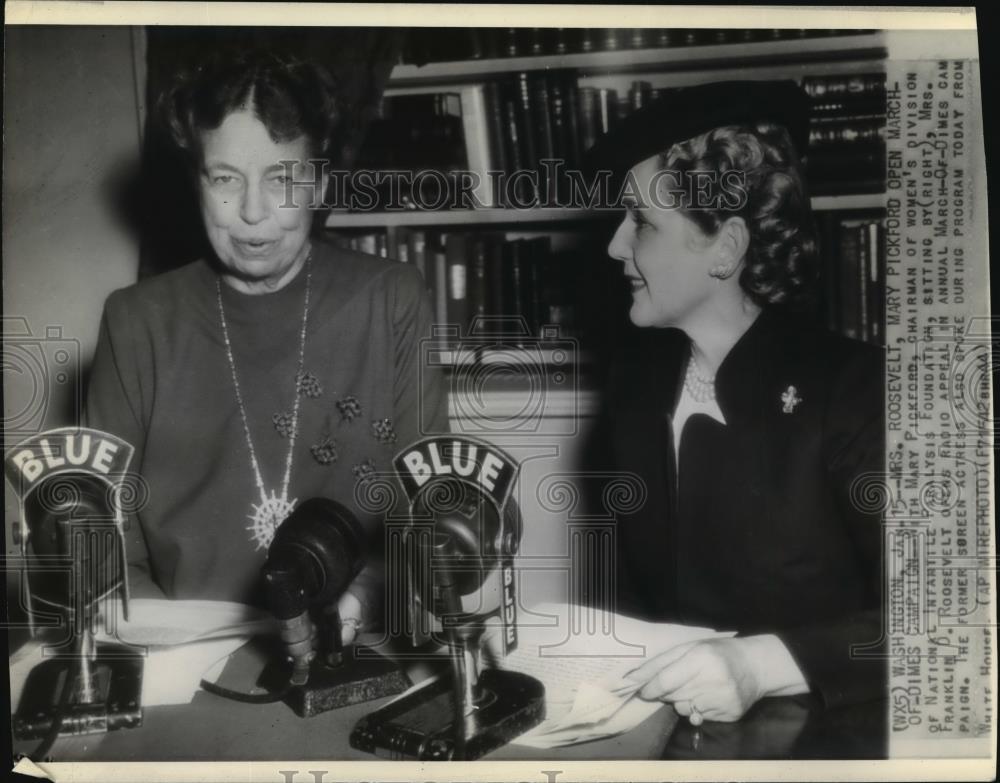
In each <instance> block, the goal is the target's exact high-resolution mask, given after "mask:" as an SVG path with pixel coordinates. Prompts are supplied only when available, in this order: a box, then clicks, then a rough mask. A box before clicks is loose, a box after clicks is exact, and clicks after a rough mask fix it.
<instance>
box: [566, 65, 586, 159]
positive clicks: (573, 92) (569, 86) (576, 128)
mask: <svg viewBox="0 0 1000 783" xmlns="http://www.w3.org/2000/svg"><path fill="white" fill-rule="evenodd" d="M563 92H564V93H565V96H566V112H565V114H566V137H567V139H568V140H569V149H568V151H567V154H568V160H567V165H568V166H569V167H571V168H578V167H579V166H580V164H581V163H582V161H583V149H582V148H581V146H580V122H579V118H580V108H579V107H580V88H579V86H578V84H577V81H576V77H575V76H569V77H567V78H566V82H565V84H564V85H563Z"/></svg>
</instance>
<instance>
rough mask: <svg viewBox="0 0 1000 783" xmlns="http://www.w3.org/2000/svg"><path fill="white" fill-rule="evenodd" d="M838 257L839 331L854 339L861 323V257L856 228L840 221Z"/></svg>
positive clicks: (858, 336)
mask: <svg viewBox="0 0 1000 783" xmlns="http://www.w3.org/2000/svg"><path fill="white" fill-rule="evenodd" d="M838 234H839V259H838V262H839V263H838V267H839V269H838V273H839V274H838V277H839V278H840V296H839V300H840V331H841V333H842V334H844V335H845V336H847V337H851V338H853V339H855V340H857V339H859V338H860V336H861V335H860V334H859V332H858V326H859V325H860V323H861V299H860V297H859V295H858V294H859V292H858V279H859V276H860V275H861V274H862V273H861V271H860V267H861V259H860V248H859V247H858V229H857V226H855V225H849V224H846V223H844V222H841V224H840V226H839V227H838Z"/></svg>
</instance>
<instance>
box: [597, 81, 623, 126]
mask: <svg viewBox="0 0 1000 783" xmlns="http://www.w3.org/2000/svg"><path fill="white" fill-rule="evenodd" d="M617 122H618V93H617V92H615V91H614V90H611V89H608V88H606V87H602V88H600V89H599V90H598V91H597V128H598V131H599V133H607V132H608V131H610V130H611V129H612V128H614V127H615V125H616V124H617Z"/></svg>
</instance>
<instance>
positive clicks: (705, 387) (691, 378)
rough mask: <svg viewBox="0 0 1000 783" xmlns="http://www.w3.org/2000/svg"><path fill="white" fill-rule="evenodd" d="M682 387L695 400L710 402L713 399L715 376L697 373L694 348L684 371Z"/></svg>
mask: <svg viewBox="0 0 1000 783" xmlns="http://www.w3.org/2000/svg"><path fill="white" fill-rule="evenodd" d="M684 389H685V390H686V391H687V393H688V394H690V395H691V398H692V399H693V400H694V401H695V402H711V401H712V400H714V399H715V376H714V375H708V376H706V375H700V374H699V373H698V362H697V360H696V359H695V358H694V349H692V351H691V356H690V358H689V359H688V363H687V371H686V372H685V373H684Z"/></svg>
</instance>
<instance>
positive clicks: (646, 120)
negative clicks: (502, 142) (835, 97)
mask: <svg viewBox="0 0 1000 783" xmlns="http://www.w3.org/2000/svg"><path fill="white" fill-rule="evenodd" d="M758 122H774V123H777V124H779V125H783V126H785V128H786V129H787V130H788V133H789V135H790V136H791V139H792V143H793V144H794V145H795V150H796V152H798V154H799V155H800V156H801V155H802V154H803V153H804V152H805V148H806V142H807V141H808V139H809V97H808V96H807V95H806V93H805V92H804V91H803V90H802V88H801V87H799V86H798V84H796V83H795V82H794V81H792V80H790V79H789V80H787V81H766V82H763V81H730V82H713V83H711V84H700V85H697V86H693V87H679V88H675V89H671V90H664V91H663V92H662V94H661V95H660V97H658V98H657V99H656V100H655V101H652V102H651V103H648V104H647V105H646V106H643V107H642V108H641V109H638V110H637V111H635V112H633V113H632V114H630V115H629V116H628V117H626V118H625V120H624V121H622V122H621V123H620V124H619V125H618V126H617V127H615V128H612V129H611V130H610V131H609V132H608V133H606V134H604V135H603V136H602V137H600V138H599V139H598V140H597V143H596V144H595V145H594V146H593V147H592V148H591V149H590V151H589V152H588V153H587V157H586V168H587V170H588V171H589V172H590V173H594V172H596V171H600V170H610V171H611V172H612V173H613V178H614V179H615V180H618V179H620V178H622V177H624V176H625V173H626V172H627V171H628V170H629V169H630V168H632V166H634V165H635V164H636V163H639V162H640V161H643V160H645V159H646V158H649V157H651V156H653V155H657V154H659V153H661V152H666V151H667V150H668V149H670V148H671V147H672V146H673V145H674V144H676V143H677V142H679V141H685V140H687V139H690V138H693V137H695V136H699V135H701V134H702V133H706V132H708V131H710V130H712V129H713V128H719V127H722V126H725V125H753V124H755V123H758Z"/></svg>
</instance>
